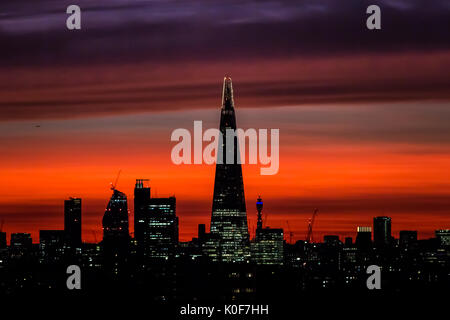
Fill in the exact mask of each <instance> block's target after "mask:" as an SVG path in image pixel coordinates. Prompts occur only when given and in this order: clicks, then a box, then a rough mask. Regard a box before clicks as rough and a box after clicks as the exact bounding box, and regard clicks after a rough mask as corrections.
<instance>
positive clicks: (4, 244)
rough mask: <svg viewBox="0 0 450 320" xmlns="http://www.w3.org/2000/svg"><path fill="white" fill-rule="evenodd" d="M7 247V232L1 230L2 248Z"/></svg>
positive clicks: (0, 240) (0, 247) (0, 243)
mask: <svg viewBox="0 0 450 320" xmlns="http://www.w3.org/2000/svg"><path fill="white" fill-rule="evenodd" d="M4 248H6V232H1V231H0V249H4Z"/></svg>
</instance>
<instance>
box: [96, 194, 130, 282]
mask: <svg viewBox="0 0 450 320" xmlns="http://www.w3.org/2000/svg"><path fill="white" fill-rule="evenodd" d="M112 190H113V194H112V196H111V199H110V200H109V202H108V205H107V207H106V210H105V214H104V215H103V221H102V225H103V242H102V243H103V253H104V259H105V268H106V270H107V271H108V272H110V273H112V274H113V275H118V274H119V273H120V272H121V271H122V270H124V268H125V265H126V261H127V258H128V253H129V242H130V235H129V231H128V202H127V196H126V195H125V194H124V193H122V192H120V191H118V190H116V189H115V188H114V187H113V188H112Z"/></svg>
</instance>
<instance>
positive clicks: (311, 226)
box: [306, 208, 319, 243]
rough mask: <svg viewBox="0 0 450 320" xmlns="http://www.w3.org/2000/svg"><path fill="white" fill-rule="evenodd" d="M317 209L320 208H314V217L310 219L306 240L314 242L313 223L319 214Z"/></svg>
mask: <svg viewBox="0 0 450 320" xmlns="http://www.w3.org/2000/svg"><path fill="white" fill-rule="evenodd" d="M317 211H319V209H317V208H316V209H314V212H313V215H312V218H311V219H310V220H309V221H308V233H307V234H306V242H309V243H311V242H313V225H314V220H315V219H316V215H317Z"/></svg>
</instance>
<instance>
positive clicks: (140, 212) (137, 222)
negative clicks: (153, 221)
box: [134, 179, 150, 250]
mask: <svg viewBox="0 0 450 320" xmlns="http://www.w3.org/2000/svg"><path fill="white" fill-rule="evenodd" d="M148 181H149V180H148V179H136V184H135V187H134V238H135V239H136V243H137V245H138V250H141V249H142V248H143V246H144V239H145V234H146V232H147V230H146V228H145V226H146V221H145V217H146V214H147V208H148V202H149V200H150V187H149V185H148Z"/></svg>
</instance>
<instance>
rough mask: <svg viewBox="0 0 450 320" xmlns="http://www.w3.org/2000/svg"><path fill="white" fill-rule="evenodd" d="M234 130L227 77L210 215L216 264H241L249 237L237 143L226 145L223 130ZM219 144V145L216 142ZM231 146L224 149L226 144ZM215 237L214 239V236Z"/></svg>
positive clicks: (235, 141)
mask: <svg viewBox="0 0 450 320" xmlns="http://www.w3.org/2000/svg"><path fill="white" fill-rule="evenodd" d="M227 129H232V130H236V115H235V110H234V100H233V86H232V82H231V78H230V77H225V78H224V82H223V92H222V108H221V112H220V132H221V133H222V137H223V141H222V144H221V145H219V148H218V152H217V163H216V175H215V180H214V196H213V204H212V214H211V230H210V231H211V234H213V237H212V238H215V239H217V240H216V243H215V245H216V249H217V256H216V258H215V260H217V261H220V262H244V261H246V260H248V258H249V234H248V227H247V211H246V207H245V196H244V182H243V179H242V167H241V164H240V163H238V161H237V159H240V151H239V144H238V139H237V137H236V136H234V137H233V141H231V142H230V141H226V139H225V137H226V130H227ZM219 143H220V142H219ZM230 143H231V144H232V145H231V146H230V147H229V148H227V144H230ZM227 151H228V152H233V159H234V161H233V163H230V164H227V161H226V160H227V159H226V158H227V157H226V153H227ZM214 235H215V236H214Z"/></svg>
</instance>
